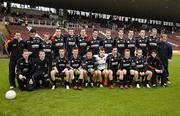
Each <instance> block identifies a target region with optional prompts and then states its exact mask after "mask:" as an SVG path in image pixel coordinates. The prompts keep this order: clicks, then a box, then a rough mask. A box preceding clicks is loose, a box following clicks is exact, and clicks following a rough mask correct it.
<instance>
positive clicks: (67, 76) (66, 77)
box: [64, 69, 70, 90]
mask: <svg viewBox="0 0 180 116" xmlns="http://www.w3.org/2000/svg"><path fill="white" fill-rule="evenodd" d="M64 75H65V87H66V89H67V90H68V89H69V81H70V75H69V70H68V69H64Z"/></svg>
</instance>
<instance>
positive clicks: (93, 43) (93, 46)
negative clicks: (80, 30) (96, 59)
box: [90, 37, 102, 55]
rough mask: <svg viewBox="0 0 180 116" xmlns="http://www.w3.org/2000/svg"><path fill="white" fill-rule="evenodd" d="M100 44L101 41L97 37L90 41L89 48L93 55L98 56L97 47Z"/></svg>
mask: <svg viewBox="0 0 180 116" xmlns="http://www.w3.org/2000/svg"><path fill="white" fill-rule="evenodd" d="M101 44H102V40H101V39H100V38H99V37H98V38H96V39H93V40H91V42H90V48H91V49H92V52H93V55H98V54H99V47H100V46H101Z"/></svg>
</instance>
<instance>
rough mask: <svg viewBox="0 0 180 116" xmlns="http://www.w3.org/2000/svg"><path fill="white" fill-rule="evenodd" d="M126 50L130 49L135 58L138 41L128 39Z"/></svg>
mask: <svg viewBox="0 0 180 116" xmlns="http://www.w3.org/2000/svg"><path fill="white" fill-rule="evenodd" d="M126 49H129V50H130V52H131V56H134V53H135V49H136V39H135V38H132V39H130V38H127V39H126Z"/></svg>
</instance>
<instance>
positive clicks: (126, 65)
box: [120, 49, 138, 89]
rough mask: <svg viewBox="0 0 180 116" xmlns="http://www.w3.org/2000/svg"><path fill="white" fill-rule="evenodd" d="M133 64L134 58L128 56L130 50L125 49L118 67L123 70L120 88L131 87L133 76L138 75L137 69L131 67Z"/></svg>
mask: <svg viewBox="0 0 180 116" xmlns="http://www.w3.org/2000/svg"><path fill="white" fill-rule="evenodd" d="M134 65H135V64H134V59H133V58H132V57H130V50H129V49H125V52H124V58H122V61H121V68H120V69H121V70H122V71H123V82H122V84H121V85H120V88H122V89H123V88H126V89H127V88H128V87H130V88H132V81H133V77H135V78H137V77H138V73H137V71H135V70H134V69H133V67H134Z"/></svg>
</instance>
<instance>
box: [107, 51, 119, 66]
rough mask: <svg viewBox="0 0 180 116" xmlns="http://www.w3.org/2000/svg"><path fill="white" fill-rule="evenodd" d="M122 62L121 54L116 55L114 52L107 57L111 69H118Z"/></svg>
mask: <svg viewBox="0 0 180 116" xmlns="http://www.w3.org/2000/svg"><path fill="white" fill-rule="evenodd" d="M120 62H121V56H120V54H117V55H116V56H113V55H112V54H110V55H108V57H107V61H106V63H107V68H108V69H111V70H118V69H119V67H120Z"/></svg>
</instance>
